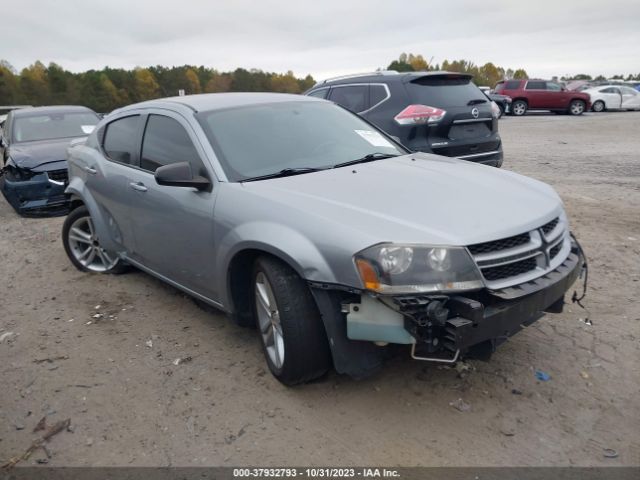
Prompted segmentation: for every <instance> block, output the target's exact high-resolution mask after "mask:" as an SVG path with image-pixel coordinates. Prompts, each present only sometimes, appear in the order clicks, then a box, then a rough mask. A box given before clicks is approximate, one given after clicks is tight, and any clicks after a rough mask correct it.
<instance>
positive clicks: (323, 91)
mask: <svg viewBox="0 0 640 480" xmlns="http://www.w3.org/2000/svg"><path fill="white" fill-rule="evenodd" d="M327 93H329V89H328V88H322V89H320V90H315V91H313V92H310V93H308V94H307V95H308V96H310V97H316V98H327Z"/></svg>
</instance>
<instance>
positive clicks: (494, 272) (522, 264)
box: [482, 257, 537, 281]
mask: <svg viewBox="0 0 640 480" xmlns="http://www.w3.org/2000/svg"><path fill="white" fill-rule="evenodd" d="M536 266H537V262H536V259H535V257H532V258H527V259H525V260H520V261H519V262H514V263H508V264H506V265H500V266H497V267H490V268H483V269H482V275H484V278H485V279H487V280H489V281H495V280H502V279H504V278H509V277H515V276H517V275H522V274H523V273H527V272H530V271H531V270H533V269H535V268H536Z"/></svg>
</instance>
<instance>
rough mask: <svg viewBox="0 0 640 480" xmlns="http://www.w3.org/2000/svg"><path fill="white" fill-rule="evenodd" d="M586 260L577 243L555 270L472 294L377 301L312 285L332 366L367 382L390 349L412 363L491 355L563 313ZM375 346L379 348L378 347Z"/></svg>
mask: <svg viewBox="0 0 640 480" xmlns="http://www.w3.org/2000/svg"><path fill="white" fill-rule="evenodd" d="M585 267H586V262H585V258H584V255H583V253H582V250H581V248H580V246H579V244H578V243H577V242H575V241H574V242H572V250H571V253H570V254H569V256H568V257H567V258H566V259H565V261H564V262H563V263H562V264H561V265H560V266H558V267H557V268H556V269H555V270H553V271H551V272H549V273H547V274H546V275H544V276H542V277H539V278H537V279H535V280H533V281H531V282H528V283H525V284H522V285H519V286H518V287H515V288H510V289H504V290H499V291H498V290H496V291H489V290H484V291H480V292H475V293H472V294H468V295H466V294H465V295H464V296H462V295H457V296H456V295H454V296H450V295H405V296H392V297H386V298H383V297H372V296H369V295H367V294H357V293H356V292H345V291H336V290H331V289H330V288H327V287H328V286H320V285H313V284H312V287H315V288H312V292H313V294H314V296H315V298H316V302H317V304H318V307H319V310H320V313H321V315H322V319H323V322H324V324H325V329H326V331H327V335H328V337H329V344H330V346H331V351H332V354H333V360H334V366H335V369H336V370H337V371H338V372H339V373H346V374H349V375H351V376H353V377H356V378H358V377H364V376H368V375H370V374H372V373H374V372H375V371H376V370H378V369H379V368H380V367H381V366H382V364H383V362H384V359H385V357H387V356H388V355H389V352H388V351H387V349H383V348H379V346H377V345H384V344H387V343H389V344H404V345H405V347H409V346H410V347H411V352H412V355H413V357H414V358H416V359H419V360H431V361H440V362H447V363H451V362H455V361H456V360H457V359H458V358H461V357H463V356H466V357H476V358H487V357H488V356H489V355H490V354H491V352H493V351H494V350H495V348H496V347H497V346H498V345H500V344H501V343H503V342H504V341H505V340H506V339H508V338H509V337H511V336H512V335H514V334H516V333H517V332H518V331H520V330H521V329H522V328H523V327H525V326H528V325H531V324H532V323H533V322H535V321H536V320H538V319H539V318H540V317H542V316H543V315H544V313H545V312H556V313H558V312H561V311H562V305H563V304H564V297H565V294H566V292H567V290H569V288H571V285H572V284H573V283H574V282H575V281H576V280H577V279H578V277H579V276H580V274H581V272H582V271H583V268H585ZM374 342H375V343H374Z"/></svg>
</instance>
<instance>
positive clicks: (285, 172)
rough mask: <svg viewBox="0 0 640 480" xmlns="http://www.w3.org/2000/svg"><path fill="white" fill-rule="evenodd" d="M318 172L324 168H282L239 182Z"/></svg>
mask: <svg viewBox="0 0 640 480" xmlns="http://www.w3.org/2000/svg"><path fill="white" fill-rule="evenodd" d="M320 170H325V169H324V168H314V167H297V168H284V169H282V170H280V171H279V172H274V173H268V174H266V175H260V176H257V177H249V178H245V179H244V180H240V181H241V182H253V181H255V180H266V179H268V178H280V177H291V176H293V175H301V174H303V173H311V172H319V171H320Z"/></svg>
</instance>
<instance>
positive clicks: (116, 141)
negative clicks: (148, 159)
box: [102, 115, 140, 164]
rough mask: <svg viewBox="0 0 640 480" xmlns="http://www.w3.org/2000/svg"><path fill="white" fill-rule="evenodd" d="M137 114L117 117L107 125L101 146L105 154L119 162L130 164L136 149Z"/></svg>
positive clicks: (138, 117)
mask: <svg viewBox="0 0 640 480" xmlns="http://www.w3.org/2000/svg"><path fill="white" fill-rule="evenodd" d="M139 120H140V116H139V115H133V116H131V117H124V118H119V119H118V120H115V121H113V122H111V123H110V124H108V125H107V129H106V131H105V134H104V141H103V142H102V147H103V149H104V151H105V153H106V154H107V156H108V157H109V158H110V159H111V160H113V161H115V162H120V163H126V164H131V163H132V162H133V159H134V158H135V154H136V151H137V149H138V148H137V145H136V139H137V138H138V121H139Z"/></svg>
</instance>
